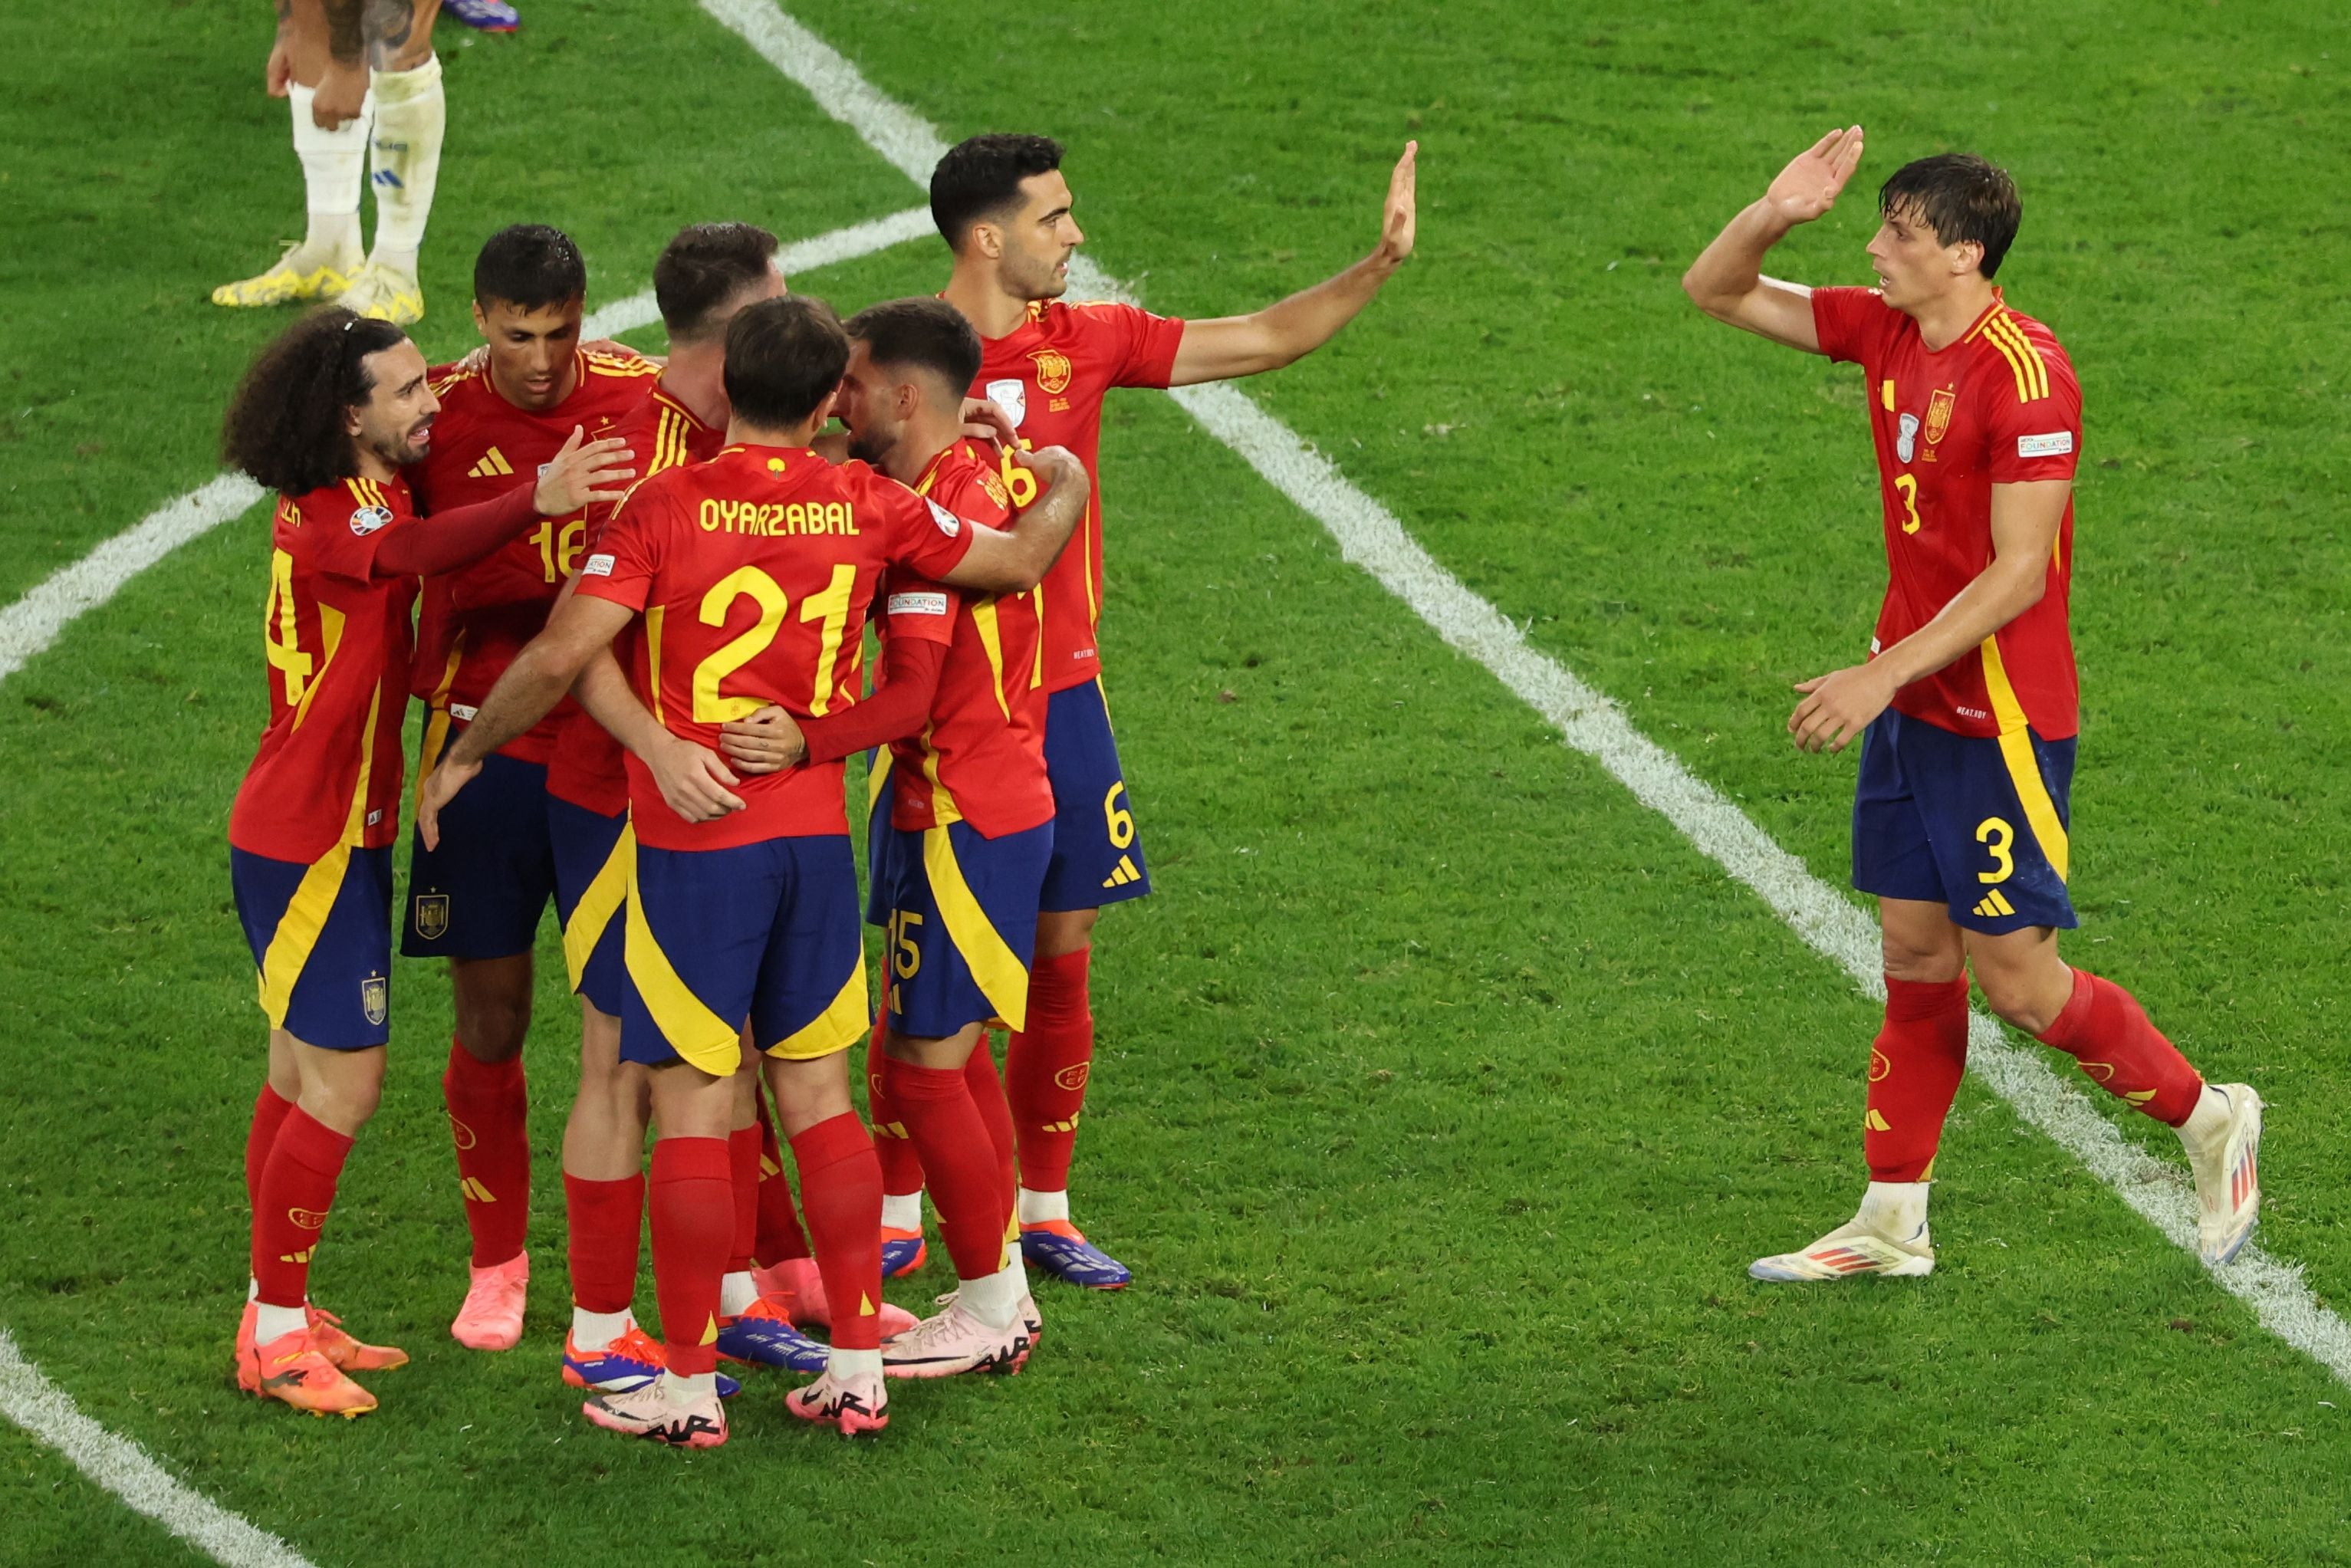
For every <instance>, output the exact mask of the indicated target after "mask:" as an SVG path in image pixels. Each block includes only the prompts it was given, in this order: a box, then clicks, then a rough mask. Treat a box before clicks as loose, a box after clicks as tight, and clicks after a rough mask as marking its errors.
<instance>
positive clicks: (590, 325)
mask: <svg viewBox="0 0 2351 1568" xmlns="http://www.w3.org/2000/svg"><path fill="white" fill-rule="evenodd" d="M931 232H933V231H932V228H931V213H930V209H929V208H928V207H926V206H915V207H908V208H906V209H905V210H904V211H903V212H896V213H892V214H890V215H889V216H888V217H883V218H874V219H872V220H871V221H869V222H866V223H862V224H852V225H849V226H848V227H846V228H839V229H834V230H833V231H832V232H831V233H830V234H821V235H817V236H816V237H815V238H813V239H804V240H799V241H796V242H794V243H793V244H791V245H788V246H784V247H783V248H782V249H781V250H779V251H778V252H777V255H776V260H777V263H778V266H780V267H782V268H783V270H784V273H785V275H786V276H787V277H789V276H790V275H791V274H793V273H796V272H810V271H814V270H815V269H816V268H818V267H831V266H832V265H833V264H834V263H836V262H843V261H854V260H856V259H857V258H858V257H860V256H871V255H872V254H873V253H874V252H876V251H881V250H887V249H889V248H890V247H891V246H894V245H904V243H905V242H906V241H908V240H910V239H914V238H916V237H918V236H920V235H926V234H929V233H931ZM660 319H661V312H660V310H659V309H658V308H656V307H655V306H654V304H653V290H652V289H650V288H648V289H645V290H643V292H641V293H637V294H632V295H630V296H629V297H628V298H625V299H616V300H614V301H612V302H611V304H609V305H606V306H604V307H603V308H601V309H599V310H597V311H595V312H594V313H593V314H591V315H590V317H589V318H588V319H587V321H586V323H585V324H584V326H583V328H582V330H583V331H584V332H585V333H586V335H587V336H589V337H590V338H611V337H617V336H618V335H620V334H621V333H622V332H632V331H635V330H636V329H638V328H640V327H650V326H652V325H653V323H654V322H656V321H658V320H660ZM261 498H262V491H261V486H258V485H256V484H255V483H254V482H253V481H252V480H250V479H248V478H246V476H244V475H242V474H224V475H222V476H219V477H218V478H216V479H214V480H212V481H211V482H209V483H207V484H204V485H199V486H197V487H196V488H194V489H193V490H191V491H189V492H188V493H187V494H186V495H184V496H181V497H177V498H175V499H173V500H170V501H166V502H165V503H163V505H162V506H160V507H156V508H155V509H154V510H153V511H152V512H150V513H148V514H147V516H146V517H143V518H141V520H140V521H139V522H138V523H137V524H135V525H134V526H132V527H131V528H125V529H124V530H123V531H122V532H120V533H119V534H117V535H115V536H114V537H113V538H110V539H108V540H107V541H106V542H104V543H103V544H101V545H99V546H98V547H97V548H96V549H93V550H91V551H90V552H89V554H88V555H86V556H84V557H82V558H81V559H79V560H78V561H75V562H73V563H72V564H71V565H69V566H62V567H59V568H58V569H57V570H56V571H53V572H51V573H50V574H49V575H48V576H47V578H45V579H43V580H41V582H40V583H39V584H37V586H36V587H34V588H33V589H32V590H31V591H29V592H27V593H26V595H25V597H24V598H22V599H19V600H18V601H16V602H15V603H14V604H11V605H9V606H8V607H7V608H6V609H5V610H0V681H5V680H6V679H7V678H8V677H9V676H10V675H13V674H16V672H17V671H18V670H21V669H23V668H24V667H25V665H26V664H27V663H28V662H30V661H31V660H32V659H33V658H34V657H35V656H36V655H37V654H39V653H41V652H42V651H43V650H45V649H47V647H48V646H49V644H50V643H54V642H56V641H57V634H58V633H59V632H63V631H64V630H65V629H66V628H67V627H68V626H69V625H71V624H72V623H73V622H74V621H75V620H77V619H78V617H80V616H82V615H85V614H87V613H89V612H90V611H92V610H95V609H97V608H98V607H99V605H101V604H103V603H105V602H106V601H108V600H110V599H111V598H113V597H114V596H115V594H116V593H117V592H118V591H120V589H121V587H122V585H123V584H124V583H126V582H128V581H130V580H131V579H132V578H134V577H136V576H138V575H139V574H140V573H141V572H142V571H144V570H147V569H148V568H149V567H151V566H153V565H154V564H155V563H156V562H157V561H159V560H162V559H163V558H164V557H165V556H167V555H169V554H171V553H172V551H173V550H175V549H179V548H180V547H181V546H182V545H183V544H186V543H187V542H188V541H189V540H190V539H193V538H197V537H198V536H199V535H203V534H207V533H210V532H211V531H212V530H213V529H214V528H218V527H220V526H221V525H222V524H223V523H225V522H227V521H228V520H229V519H231V518H232V517H242V516H243V515H244V514H245V512H246V509H247V508H248V507H252V506H253V505H254V504H255V503H256V502H257V501H259V500H260V499H261Z"/></svg>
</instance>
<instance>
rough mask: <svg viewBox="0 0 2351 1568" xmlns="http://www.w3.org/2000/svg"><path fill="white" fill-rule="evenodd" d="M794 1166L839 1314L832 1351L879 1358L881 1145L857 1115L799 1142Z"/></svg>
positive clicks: (820, 1267) (845, 1115)
mask: <svg viewBox="0 0 2351 1568" xmlns="http://www.w3.org/2000/svg"><path fill="white" fill-rule="evenodd" d="M792 1161H793V1163H794V1164H795V1165H798V1166H799V1167H800V1212H801V1213H802V1214H804V1215H806V1216H807V1217H808V1228H809V1236H810V1239H812V1240H813V1241H815V1243H816V1266H817V1271H818V1272H819V1273H820V1274H821V1275H823V1277H824V1298H825V1300H826V1301H829V1302H831V1306H832V1343H833V1344H834V1345H835V1346H836V1347H837V1348H839V1349H841V1350H879V1349H881V1348H882V1312H881V1301H882V1166H881V1164H880V1162H878V1161H877V1160H875V1158H874V1157H873V1139H872V1136H871V1135H869V1134H867V1133H866V1131H865V1124H864V1123H862V1122H861V1121H859V1120H858V1119H857V1113H855V1112H854V1111H844V1112H842V1113H841V1114H840V1115H838V1116H833V1117H830V1118H828V1119H826V1120H825V1121H821V1122H819V1123H818V1124H816V1125H815V1126H813V1127H810V1128H809V1129H808V1130H807V1131H806V1132H803V1133H800V1134H797V1135H795V1136H794V1137H793V1139H792ZM852 1302H853V1303H855V1304H854V1305H852Z"/></svg>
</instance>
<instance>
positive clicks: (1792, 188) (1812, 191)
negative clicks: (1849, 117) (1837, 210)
mask: <svg viewBox="0 0 2351 1568" xmlns="http://www.w3.org/2000/svg"><path fill="white" fill-rule="evenodd" d="M1860 167H1861V127H1860V126H1858V125H1853V126H1847V127H1846V128H1845V129H1844V130H1843V131H1830V132H1829V133H1828V134H1827V135H1826V136H1823V137H1822V138H1821V139H1820V140H1819V141H1815V142H1813V144H1812V145H1811V146H1810V147H1808V148H1806V149H1805V150H1804V151H1803V152H1799V153H1797V154H1796V156H1795V157H1794V158H1793V159H1792V160H1791V161H1790V162H1789V164H1788V166H1787V167H1786V168H1784V169H1782V170H1781V171H1780V176H1779V178H1778V179H1775V180H1773V181H1772V182H1771V189H1770V190H1768V191H1765V192H1764V193H1763V201H1764V204H1765V205H1767V206H1769V207H1770V208H1771V210H1772V212H1773V213H1775V214H1778V216H1779V218H1780V220H1781V221H1782V223H1787V224H1808V223H1811V222H1812V221H1813V219H1814V218H1817V217H1819V216H1820V215H1821V214H1823V213H1825V212H1827V211H1828V210H1829V209H1830V208H1831V207H1833V206H1834V205H1836V199H1837V196H1838V193H1841V192H1842V191H1844V183H1845V182H1846V181H1847V180H1850V179H1852V178H1853V172H1854V171H1855V169H1858V168H1860Z"/></svg>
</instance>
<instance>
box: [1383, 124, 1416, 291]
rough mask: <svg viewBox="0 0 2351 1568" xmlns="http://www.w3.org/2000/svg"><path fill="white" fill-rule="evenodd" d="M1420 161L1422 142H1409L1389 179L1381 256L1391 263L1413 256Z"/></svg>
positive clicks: (1406, 143) (1405, 145)
mask: <svg viewBox="0 0 2351 1568" xmlns="http://www.w3.org/2000/svg"><path fill="white" fill-rule="evenodd" d="M1419 162H1420V143H1419V142H1417V141H1407V142H1405V144H1404V156H1403V157H1401V158H1399V159H1397V160H1396V166H1395V173H1393V174H1390V175H1389V176H1388V204H1387V209H1386V210H1385V211H1384V212H1383V213H1382V214H1380V246H1379V254H1380V255H1381V256H1383V257H1384V259H1386V260H1387V261H1388V262H1390V263H1392V264H1393V263H1395V262H1400V261H1402V260H1404V258H1405V257H1406V256H1410V255H1411V254H1412V242H1413V238H1414V235H1415V234H1416V232H1417V230H1418V228H1419V224H1420V216H1419V206H1418V196H1417V193H1418V189H1419Z"/></svg>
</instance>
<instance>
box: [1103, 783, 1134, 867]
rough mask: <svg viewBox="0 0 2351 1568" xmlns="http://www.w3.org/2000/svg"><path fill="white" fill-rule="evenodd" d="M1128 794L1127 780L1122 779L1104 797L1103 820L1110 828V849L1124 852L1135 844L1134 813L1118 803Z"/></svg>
mask: <svg viewBox="0 0 2351 1568" xmlns="http://www.w3.org/2000/svg"><path fill="white" fill-rule="evenodd" d="M1125 793H1126V780H1125V779H1120V780H1119V781H1118V782H1117V783H1115V784H1113V785H1112V786H1111V787H1110V793H1109V794H1107V795H1104V796H1103V797H1102V820H1103V821H1104V822H1106V823H1107V824H1108V825H1109V828H1110V847H1111V848H1113V849H1114V850H1123V849H1125V848H1127V847H1128V846H1129V845H1131V844H1133V843H1134V812H1132V811H1130V810H1127V809H1126V808H1125V807H1123V806H1122V805H1120V804H1119V803H1118V798H1119V797H1120V796H1121V795H1123V794H1125Z"/></svg>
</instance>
